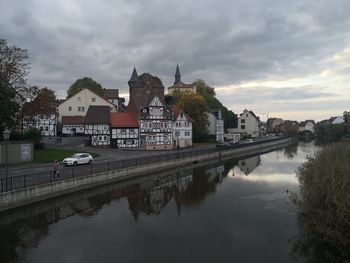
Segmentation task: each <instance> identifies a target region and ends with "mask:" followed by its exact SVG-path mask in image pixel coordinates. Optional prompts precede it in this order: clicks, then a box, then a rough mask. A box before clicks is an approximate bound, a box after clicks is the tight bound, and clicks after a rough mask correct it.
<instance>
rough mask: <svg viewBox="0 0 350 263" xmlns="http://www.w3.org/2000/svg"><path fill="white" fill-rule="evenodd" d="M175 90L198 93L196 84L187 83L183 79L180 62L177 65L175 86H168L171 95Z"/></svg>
mask: <svg viewBox="0 0 350 263" xmlns="http://www.w3.org/2000/svg"><path fill="white" fill-rule="evenodd" d="M175 91H180V92H193V93H196V86H194V85H192V84H186V83H183V82H182V81H181V74H180V68H179V65H178V64H177V65H176V71H175V82H174V85H173V86H170V87H169V88H168V94H169V95H171V94H173V93H174V92H175Z"/></svg>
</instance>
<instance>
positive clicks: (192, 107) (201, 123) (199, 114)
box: [175, 92, 209, 142]
mask: <svg viewBox="0 0 350 263" xmlns="http://www.w3.org/2000/svg"><path fill="white" fill-rule="evenodd" d="M175 104H176V105H177V106H179V107H180V108H181V109H182V110H183V111H184V112H186V113H187V114H188V115H189V116H190V117H191V118H192V119H193V127H192V128H193V129H192V131H193V141H195V142H200V141H205V140H206V139H207V138H208V126H209V121H208V116H207V114H205V112H207V111H208V110H209V108H208V105H207V103H206V102H205V99H204V98H203V97H202V96H200V95H198V94H194V93H192V92H181V93H179V94H178V95H177V96H176V100H175Z"/></svg>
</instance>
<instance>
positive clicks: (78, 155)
mask: <svg viewBox="0 0 350 263" xmlns="http://www.w3.org/2000/svg"><path fill="white" fill-rule="evenodd" d="M78 157H80V154H77V153H76V154H74V155H72V156H71V157H70V158H78Z"/></svg>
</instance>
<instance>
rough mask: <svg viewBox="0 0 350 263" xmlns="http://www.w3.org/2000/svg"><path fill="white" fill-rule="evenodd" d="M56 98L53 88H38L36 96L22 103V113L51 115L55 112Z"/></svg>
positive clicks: (32, 115)
mask: <svg viewBox="0 0 350 263" xmlns="http://www.w3.org/2000/svg"><path fill="white" fill-rule="evenodd" d="M56 107H57V98H56V95H55V92H54V91H53V90H50V89H48V88H47V87H45V88H43V89H39V90H38V92H37V95H36V97H35V98H34V99H33V100H32V101H30V102H27V103H25V104H24V105H23V115H25V116H30V117H34V116H37V115H41V114H42V115H51V114H55V113H56Z"/></svg>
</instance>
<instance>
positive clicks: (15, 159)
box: [0, 142, 34, 165]
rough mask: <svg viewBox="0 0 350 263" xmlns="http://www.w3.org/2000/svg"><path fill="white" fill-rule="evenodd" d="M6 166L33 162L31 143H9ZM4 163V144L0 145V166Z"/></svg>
mask: <svg viewBox="0 0 350 263" xmlns="http://www.w3.org/2000/svg"><path fill="white" fill-rule="evenodd" d="M7 146H8V164H16V163H24V162H31V161H32V160H33V149H34V148H33V142H9V143H8V145H7ZM5 162H6V144H5V142H1V143H0V165H5Z"/></svg>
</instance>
